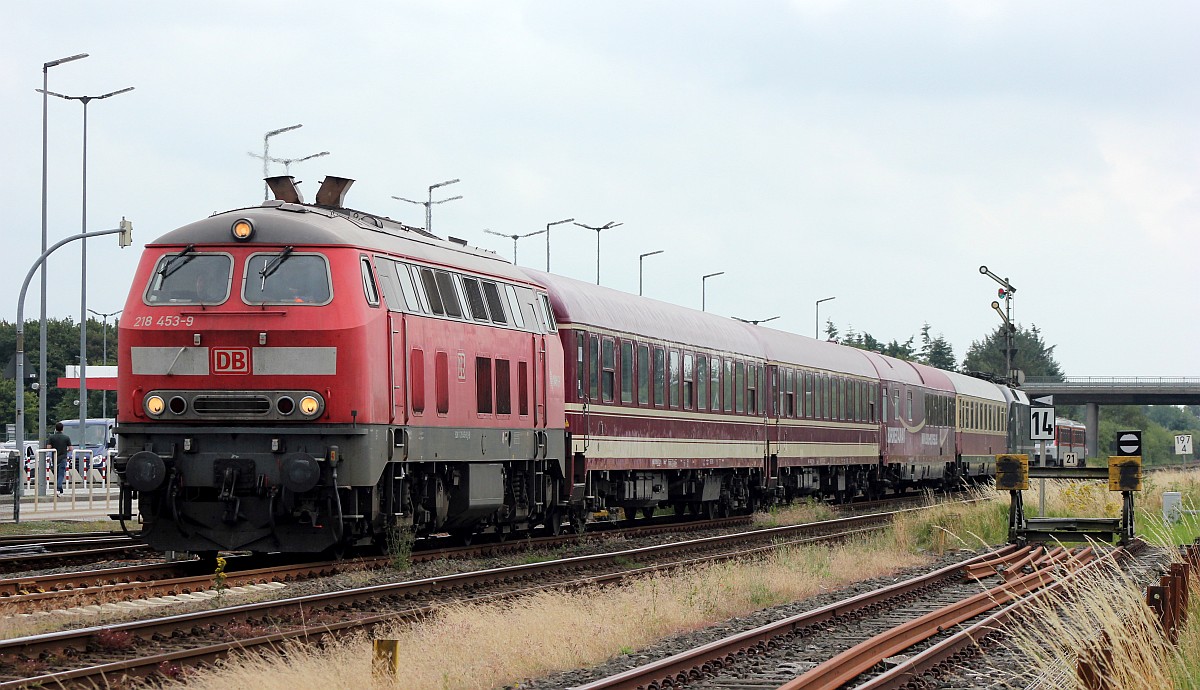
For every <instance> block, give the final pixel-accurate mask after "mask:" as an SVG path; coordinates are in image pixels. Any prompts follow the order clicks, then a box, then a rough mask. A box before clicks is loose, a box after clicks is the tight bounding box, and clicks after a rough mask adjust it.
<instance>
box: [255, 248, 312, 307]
mask: <svg viewBox="0 0 1200 690" xmlns="http://www.w3.org/2000/svg"><path fill="white" fill-rule="evenodd" d="M331 295H332V288H331V287H330V283H329V264H328V263H326V260H325V257H324V256H323V255H321V254H298V253H296V252H294V251H292V248H291V247H284V248H283V250H282V251H280V252H277V253H270V254H254V255H251V256H250V258H249V259H247V260H246V271H245V274H244V275H243V276H242V299H243V300H244V301H245V302H246V304H312V305H320V304H328V303H329V301H330V299H331Z"/></svg>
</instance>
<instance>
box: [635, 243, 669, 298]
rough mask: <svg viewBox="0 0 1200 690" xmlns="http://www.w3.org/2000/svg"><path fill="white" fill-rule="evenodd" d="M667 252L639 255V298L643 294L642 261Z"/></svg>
mask: <svg viewBox="0 0 1200 690" xmlns="http://www.w3.org/2000/svg"><path fill="white" fill-rule="evenodd" d="M665 251H666V250H665V249H657V250H655V251H652V252H646V253H645V254H639V255H638V296H639V297H640V296H641V294H642V259H645V258H646V257H647V256H654V255H655V254H662V253H663V252H665Z"/></svg>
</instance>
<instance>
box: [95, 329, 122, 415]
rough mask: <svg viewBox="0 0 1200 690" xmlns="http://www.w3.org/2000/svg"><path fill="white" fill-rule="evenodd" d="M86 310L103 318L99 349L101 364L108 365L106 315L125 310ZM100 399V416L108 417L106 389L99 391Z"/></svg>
mask: <svg viewBox="0 0 1200 690" xmlns="http://www.w3.org/2000/svg"><path fill="white" fill-rule="evenodd" d="M88 311H90V312H91V313H93V314H95V315H96V316H99V317H100V318H101V319H103V320H104V321H103V323H104V326H103V328H104V341H103V346H102V348H103V349H102V350H101V354H100V356H101V357H102V358H103V359H104V362H103V364H102V366H108V317H110V316H116V315H117V314H120V313H121V312H123V311H125V310H124V309H118V310H116V311H110V312H108V313H107V314H102V313H100V312H98V311H96V310H95V309H88ZM113 323H114V324H116V323H117V321H116V319H114V320H113ZM100 400H101V403H100V405H101V407H100V416H101V417H103V418H105V419H108V391H106V390H105V391H100Z"/></svg>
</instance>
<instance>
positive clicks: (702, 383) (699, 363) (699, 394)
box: [696, 355, 708, 410]
mask: <svg viewBox="0 0 1200 690" xmlns="http://www.w3.org/2000/svg"><path fill="white" fill-rule="evenodd" d="M696 409H697V410H707V409H708V357H705V356H704V355H696Z"/></svg>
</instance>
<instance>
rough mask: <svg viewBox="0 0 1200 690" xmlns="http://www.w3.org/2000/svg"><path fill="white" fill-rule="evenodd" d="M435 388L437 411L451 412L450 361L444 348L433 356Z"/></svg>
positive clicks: (442, 413) (440, 413)
mask: <svg viewBox="0 0 1200 690" xmlns="http://www.w3.org/2000/svg"><path fill="white" fill-rule="evenodd" d="M433 379H434V381H433V388H434V393H435V394H436V395H437V413H438V414H439V415H445V414H447V413H448V412H450V362H449V359H448V357H447V355H446V353H445V351H443V350H439V351H438V352H437V353H435V354H434V356H433Z"/></svg>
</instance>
